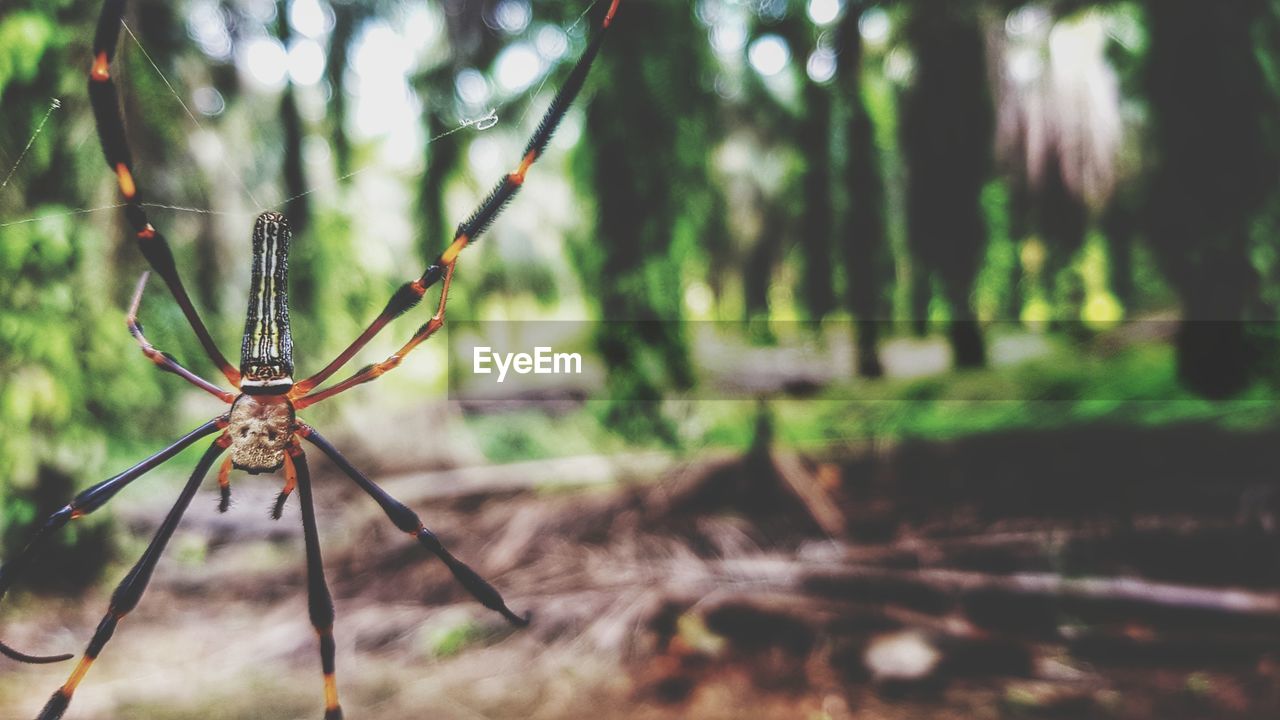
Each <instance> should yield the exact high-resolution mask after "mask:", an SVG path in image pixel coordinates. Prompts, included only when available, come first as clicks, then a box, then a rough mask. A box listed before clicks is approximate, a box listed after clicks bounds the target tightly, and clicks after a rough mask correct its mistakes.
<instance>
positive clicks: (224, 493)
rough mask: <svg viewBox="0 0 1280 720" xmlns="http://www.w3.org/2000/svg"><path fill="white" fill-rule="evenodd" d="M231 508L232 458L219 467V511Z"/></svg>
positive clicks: (222, 511)
mask: <svg viewBox="0 0 1280 720" xmlns="http://www.w3.org/2000/svg"><path fill="white" fill-rule="evenodd" d="M230 509H231V458H227V459H226V460H223V461H222V467H219V468H218V512H220V513H224V512H226V511H227V510H230Z"/></svg>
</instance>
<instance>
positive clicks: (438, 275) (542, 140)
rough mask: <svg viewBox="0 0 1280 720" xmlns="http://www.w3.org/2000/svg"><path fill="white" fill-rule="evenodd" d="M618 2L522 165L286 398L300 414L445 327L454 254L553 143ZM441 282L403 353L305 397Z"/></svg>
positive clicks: (494, 215) (476, 233)
mask: <svg viewBox="0 0 1280 720" xmlns="http://www.w3.org/2000/svg"><path fill="white" fill-rule="evenodd" d="M618 3H619V0H613V2H612V3H611V4H610V5H609V10H608V12H606V13H605V16H604V20H603V21H602V22H601V23H600V31H599V32H597V33H596V35H595V37H594V38H592V39H591V42H590V43H589V44H588V45H587V49H586V50H584V51H583V53H582V57H580V58H579V59H578V62H577V64H575V65H574V66H573V70H571V71H570V72H569V77H568V78H567V79H566V80H565V83H564V85H563V86H561V88H560V90H559V92H557V93H556V96H555V99H553V100H552V101H551V106H550V107H549V108H548V109H547V112H546V114H545V115H543V116H542V120H541V121H540V122H539V123H538V128H537V130H535V131H534V133H533V136H532V137H530V138H529V144H528V145H527V146H526V147H525V151H524V156H523V157H522V159H521V160H520V165H519V166H518V167H517V168H516V169H515V170H514V171H513V172H511V173H509V174H507V175H506V177H504V178H503V179H502V180H501V181H500V182H499V183H498V184H497V185H496V186H495V187H494V188H493V190H492V191H491V192H490V193H489V196H488V197H487V198H485V200H484V202H482V203H480V206H479V207H477V208H476V210H475V211H474V212H473V213H472V214H471V217H470V218H468V219H467V220H466V222H463V223H462V224H461V225H459V226H458V230H457V232H456V233H455V234H454V237H453V242H452V243H450V245H449V247H448V248H446V249H445V251H444V252H442V253H441V254H440V256H439V257H438V258H436V260H435V262H433V263H431V265H430V266H429V267H428V268H427V269H426V271H425V272H424V273H423V274H422V276H421V277H419V278H418V279H417V280H414V281H412V282H408V283H405V284H404V285H402V286H400V288H399V289H398V290H396V292H395V293H394V294H393V295H392V296H391V299H390V300H389V301H388V302H387V305H386V307H385V308H384V309H383V310H382V313H381V314H380V315H378V317H377V318H375V319H374V321H373V322H372V323H370V325H369V327H367V328H365V330H364V332H362V333H360V336H359V337H357V338H356V339H355V341H354V342H352V343H351V345H350V346H348V347H347V349H346V350H343V351H342V353H341V354H339V355H338V357H336V358H334V360H333V361H332V362H330V363H329V364H328V365H326V366H325V367H324V369H322V370H321V371H320V372H318V373H316V374H315V375H312V376H311V377H309V378H307V379H305V380H302V381H300V382H298V383H297V384H295V385H294V386H293V390H292V391H290V396H291V397H294V398H302V397H304V396H306V402H300V403H298V404H297V407H298V408H299V409H301V408H302V407H305V406H306V405H310V404H313V403H316V402H319V401H320V400H323V399H325V398H328V397H332V396H334V395H336V394H338V393H340V392H342V391H343V390H345V389H347V388H350V387H354V386H355V385H359V384H361V383H365V382H369V381H370V380H373V379H374V378H376V377H378V376H379V375H381V374H382V373H384V372H386V371H387V370H389V369H391V368H393V367H395V366H396V365H398V364H399V363H400V360H401V359H402V358H403V357H404V354H405V353H407V352H408V351H409V350H412V349H413V348H414V347H416V346H417V345H418V343H421V342H422V341H423V340H425V339H427V338H428V337H430V336H431V334H432V333H434V332H435V331H436V330H438V329H439V327H440V326H441V325H443V324H444V311H445V304H446V303H447V302H448V296H449V281H450V280H451V279H452V277H453V268H454V265H455V263H456V262H457V260H458V254H459V253H461V252H462V250H463V249H464V248H465V247H466V246H467V245H468V244H469V243H471V242H473V241H474V240H475V239H476V238H478V237H480V235H481V234H482V233H484V231H485V230H486V229H488V227H489V225H490V224H492V223H493V221H494V219H495V218H497V217H498V215H499V213H501V212H502V209H503V207H504V206H505V205H506V204H507V202H509V201H510V200H511V198H513V197H514V196H515V194H516V192H518V191H519V190H520V186H521V185H523V184H524V178H525V174H526V173H528V171H529V168H530V167H531V166H532V165H533V163H534V162H536V161H537V160H538V158H539V157H541V155H542V152H543V150H545V149H546V147H547V143H548V142H550V141H551V136H552V135H553V134H554V133H555V131H556V128H557V127H558V126H559V125H560V121H561V120H563V119H564V115H565V113H566V112H567V111H568V109H569V106H570V105H572V104H573V101H574V99H576V98H577V96H578V92H579V91H580V90H582V86H583V83H585V82H586V79H587V73H589V72H590V70H591V64H592V62H593V61H594V60H595V58H596V55H597V53H599V51H600V45H601V43H602V42H603V41H604V36H605V31H606V30H608V29H609V26H610V25H611V24H612V23H613V16H614V13H616V12H617V10H618ZM442 278H443V279H444V284H443V286H442V288H441V291H440V304H439V306H438V308H437V310H436V315H435V316H434V317H432V318H431V321H430V322H428V323H427V324H425V325H423V326H422V327H421V328H419V329H418V332H417V333H415V334H414V337H413V339H411V340H410V341H409V343H407V344H406V345H405V347H404V348H402V349H401V352H399V353H397V354H395V355H392V356H391V357H389V358H387V359H386V360H384V361H383V362H381V363H378V364H376V365H370V366H367V367H365V368H363V369H361V370H360V371H359V372H357V373H356V374H355V375H353V376H352V377H351V378H349V379H348V380H346V381H344V382H343V383H341V385H340V386H335V387H333V388H330V389H328V390H326V391H323V392H322V393H317V394H315V395H308V393H310V392H311V391H312V390H314V389H315V388H317V387H318V386H319V385H320V383H322V382H324V381H325V380H327V379H328V378H329V377H330V376H331V375H333V374H334V373H335V372H337V371H338V370H339V369H341V368H342V366H343V365H345V364H347V362H348V361H350V360H351V358H352V357H353V356H354V355H355V354H356V353H357V352H359V351H360V349H361V348H363V347H364V346H365V344H366V343H368V342H369V340H371V339H372V338H373V336H375V335H377V334H378V332H379V331H381V330H382V328H383V327H385V326H386V325H387V323H389V322H391V321H392V320H393V319H395V318H396V317H397V316H399V315H401V314H402V313H404V312H406V311H408V310H409V309H410V308H412V307H414V306H415V305H417V304H418V302H420V301H421V300H422V296H423V295H424V294H425V293H426V292H427V288H429V287H431V286H432V285H434V284H435V283H436V282H438V281H440V280H441V279H442Z"/></svg>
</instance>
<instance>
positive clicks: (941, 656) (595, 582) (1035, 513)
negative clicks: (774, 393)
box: [0, 428, 1280, 720]
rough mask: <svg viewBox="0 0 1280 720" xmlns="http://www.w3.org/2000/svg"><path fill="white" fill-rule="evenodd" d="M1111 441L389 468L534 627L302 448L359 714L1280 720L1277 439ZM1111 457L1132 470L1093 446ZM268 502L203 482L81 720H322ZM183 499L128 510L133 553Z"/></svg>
mask: <svg viewBox="0 0 1280 720" xmlns="http://www.w3.org/2000/svg"><path fill="white" fill-rule="evenodd" d="M1118 432H1121V431H1119V430H1116V429H1114V428H1085V429H1082V430H1080V431H1078V432H1063V431H1055V432H1046V433H1040V434H1037V433H1026V434H1010V435H1005V436H1002V437H993V438H978V439H974V440H969V441H951V442H939V443H901V444H893V445H881V446H874V447H866V448H861V449H857V448H841V449H838V450H835V451H832V452H830V453H821V452H815V453H808V454H806V455H804V456H793V455H789V454H786V453H779V452H776V451H773V452H770V451H768V450H761V451H758V452H754V453H749V454H748V455H746V456H738V455H733V454H725V453H719V454H716V453H712V454H709V455H705V456H701V457H694V458H682V459H674V458H667V459H665V460H664V459H663V458H661V457H655V456H652V455H645V456H630V457H623V456H620V457H617V458H609V459H603V460H602V459H600V458H588V459H580V460H579V461H574V462H580V463H586V464H587V465H586V467H592V468H595V467H596V466H593V465H590V463H597V464H598V463H601V462H604V463H606V464H612V466H614V473H613V477H616V478H627V477H632V478H638V481H633V482H623V481H619V482H610V483H594V484H593V483H583V484H581V485H579V486H577V487H572V485H573V483H570V487H568V488H567V489H566V487H565V486H564V485H556V484H555V483H553V482H551V481H552V480H554V479H555V478H556V477H560V478H566V477H571V476H572V475H573V474H574V472H576V471H575V470H574V468H575V467H576V466H575V465H574V462H567V463H566V462H565V461H560V462H559V464H555V463H551V464H548V465H539V464H537V463H533V464H527V463H526V464H522V465H519V466H512V467H510V468H505V469H504V468H497V469H495V468H482V469H476V470H474V471H469V470H467V469H466V468H463V469H454V470H451V471H448V472H416V471H415V472H405V473H400V474H396V473H391V472H388V473H385V474H383V475H380V476H379V477H378V479H379V480H385V481H386V485H387V487H388V488H389V489H391V490H393V492H394V494H397V495H399V496H400V497H401V498H402V499H403V500H405V501H406V502H408V503H409V504H410V505H411V506H413V507H415V508H417V509H418V510H419V511H422V512H423V514H424V516H425V517H427V518H428V523H429V524H430V525H431V526H432V527H433V528H434V529H435V530H436V531H437V533H438V534H439V536H440V537H441V538H442V539H443V540H444V541H445V542H446V543H447V544H448V545H450V546H451V548H452V549H453V550H454V551H455V553H456V554H457V555H458V556H459V557H461V558H463V559H465V560H467V561H468V562H471V563H472V564H473V565H474V566H475V567H476V568H477V569H478V570H480V571H481V572H482V573H483V574H484V575H485V576H486V577H488V578H489V579H490V580H491V581H492V582H493V583H494V584H495V585H496V586H497V587H498V588H499V589H500V590H501V591H502V592H503V594H504V595H505V597H506V599H507V600H508V602H509V603H510V604H511V605H512V607H513V608H515V609H516V610H517V611H531V612H532V613H533V623H532V625H531V626H530V627H529V628H528V629H524V630H516V629H514V628H511V627H510V626H508V625H507V624H506V623H505V622H504V621H503V620H502V619H501V618H500V617H498V616H497V615H495V614H493V613H491V612H489V611H486V610H485V609H484V608H482V607H480V606H479V605H478V604H477V603H475V602H473V601H471V600H470V599H469V598H468V597H467V596H466V595H465V593H464V592H463V591H462V590H461V589H460V588H459V587H458V586H457V584H456V583H455V582H453V580H452V579H451V577H450V576H449V574H448V572H447V571H446V570H445V569H444V568H443V567H442V566H441V564H440V563H439V562H437V561H435V560H434V559H432V558H430V557H429V556H427V555H426V554H425V553H424V552H422V550H421V549H420V548H419V547H417V546H416V545H414V544H412V542H411V541H408V540H407V539H406V538H404V536H403V535H401V534H400V533H398V532H397V531H395V529H394V528H392V527H391V526H390V524H389V523H387V522H386V520H385V518H384V517H383V516H382V515H381V513H380V511H379V510H378V508H377V507H376V506H375V505H373V503H371V502H368V501H367V498H365V497H363V496H362V495H360V494H359V492H358V491H357V490H356V489H355V488H354V487H353V486H352V485H351V484H350V483H348V482H346V481H345V480H344V479H343V478H342V476H340V475H338V474H337V473H336V472H335V471H334V470H333V469H332V468H331V467H329V466H328V464H327V463H324V462H313V463H312V464H313V467H314V469H315V473H316V483H317V502H318V504H319V507H320V511H319V514H320V517H319V523H320V526H321V531H322V537H323V549H324V553H325V561H326V567H327V571H328V573H329V578H330V582H331V584H332V586H333V591H334V596H335V599H336V605H337V612H338V623H337V626H336V632H335V634H336V639H337V657H338V678H339V687H340V690H341V696H342V701H343V705H344V707H345V709H346V716H347V717H348V718H366V719H369V720H376V719H378V718H405V717H433V718H448V719H453V718H457V719H458V720H471V719H478V718H537V719H546V720H561V719H563V720H573V719H576V718H637V719H646V718H706V719H715V718H762V719H765V720H768V719H770V718H803V719H806V720H808V719H814V720H818V719H827V718H829V719H831V720H839V719H843V718H859V719H867V720H873V719H874V720H878V719H884V720H898V719H902V720H907V719H912V720H916V719H919V718H938V719H942V718H965V719H981V718H993V719H995V718H1023V717H1055V718H1135V719H1147V718H1151V719H1156V718H1158V719H1160V720H1171V719H1173V720H1176V719H1179V718H1187V719H1191V718H1206V719H1207V718H1213V719H1215V720H1219V719H1222V720H1230V719H1236V718H1239V719H1241V720H1243V719H1246V718H1249V719H1252V718H1273V717H1280V651H1277V650H1276V648H1280V539H1278V536H1277V534H1276V526H1275V515H1274V513H1275V511H1276V508H1275V505H1276V503H1275V499H1276V497H1277V492H1276V486H1275V481H1274V480H1273V479H1272V478H1270V476H1269V474H1268V469H1269V468H1272V467H1275V464H1274V462H1275V460H1276V459H1277V458H1275V455H1276V453H1277V449H1276V448H1277V444H1276V443H1274V441H1273V439H1272V438H1269V437H1267V436H1265V435H1261V434H1260V435H1257V436H1250V437H1241V436H1238V435H1229V434H1214V432H1213V431H1210V430H1207V429H1205V428H1173V429H1164V430H1130V431H1124V432H1127V433H1128V435H1123V436H1122V437H1115V435H1116V433H1118ZM1184 437H1195V438H1196V443H1195V447H1194V449H1188V443H1184V442H1182V438H1184ZM1109 444H1114V445H1116V446H1117V447H1119V446H1123V447H1126V448H1128V452H1129V454H1130V456H1131V461H1123V462H1122V461H1119V460H1117V459H1116V458H1115V457H1112V456H1108V455H1106V454H1105V452H1103V453H1102V454H1099V453H1096V452H1095V453H1094V454H1092V455H1089V454H1088V453H1082V452H1081V451H1080V448H1083V447H1088V448H1093V449H1094V450H1097V449H1098V448H1099V447H1100V446H1101V448H1102V450H1104V451H1105V450H1106V448H1107V447H1109V446H1110V445H1109ZM1180 448H1182V449H1180ZM1084 455H1088V457H1092V458H1094V459H1093V460H1091V461H1086V460H1084V459H1081V457H1082V456H1084ZM1072 458H1075V459H1074V460H1073V459H1072ZM1099 458H1101V460H1099ZM1223 458H1228V459H1227V460H1225V461H1224V460H1223ZM584 474H585V475H589V476H592V477H598V476H599V475H600V473H599V472H598V469H593V470H591V471H590V472H586V473H584ZM1032 479H1034V480H1035V483H1032ZM552 486H554V487H556V488H557V489H554V490H551V489H548V488H549V487H552ZM277 489H278V488H277V487H276V486H275V480H274V479H267V478H262V477H243V478H239V479H238V480H237V481H236V484H235V487H234V492H235V500H236V504H235V506H234V507H233V508H232V511H231V512H230V513H228V514H226V515H220V514H219V513H217V511H216V497H215V492H213V491H206V492H205V493H203V494H202V495H200V496H198V497H197V499H196V502H195V503H194V505H193V507H192V509H191V511H190V513H189V515H188V517H187V518H186V519H185V520H184V523H183V525H182V526H181V528H180V530H179V532H178V533H177V534H176V535H175V537H174V539H173V541H172V543H171V545H170V549H169V553H168V555H167V557H166V558H165V560H164V561H162V562H161V564H160V566H159V569H158V571H157V573H156V578H155V581H154V582H153V584H152V587H151V589H150V591H149V592H148V594H147V596H146V598H145V599H144V600H143V602H142V605H141V606H140V608H139V609H138V610H137V611H136V612H135V613H134V614H132V615H130V616H128V617H127V619H126V620H124V621H123V623H122V624H121V628H120V630H119V631H118V632H117V633H116V636H115V638H114V639H113V640H112V642H111V643H110V645H109V646H108V647H107V649H106V650H105V651H104V653H103V655H102V657H101V659H100V660H99V662H98V663H97V664H95V665H94V667H93V669H92V671H91V672H90V673H89V675H88V677H87V679H86V680H85V682H84V683H83V685H82V686H81V688H80V689H79V691H78V692H77V693H76V697H75V700H74V702H73V704H72V706H71V710H70V711H69V713H68V715H67V717H68V718H77V719H83V720H99V719H107V718H145V719H155V720H179V719H187V718H191V719H195V718H201V719H205V720H218V719H221V718H227V719H230V718H235V719H237V720H244V719H249V718H263V719H267V718H270V719H272V720H276V719H281V720H283V719H291V718H318V717H320V715H321V707H322V692H321V679H320V671H319V658H318V653H317V648H316V641H315V637H314V634H313V632H312V630H311V628H310V625H309V623H308V619H307V611H306V590H305V577H304V571H303V562H302V538H301V528H300V522H299V516H298V512H297V506H296V501H294V500H291V501H290V503H289V506H288V508H287V510H286V513H285V517H284V518H283V519H282V520H281V521H279V522H274V521H271V520H270V519H269V518H268V517H267V513H266V511H265V509H266V508H267V507H269V505H270V504H271V500H272V498H273V497H274V494H275V492H276V491H277ZM164 503H165V500H164V498H163V497H158V496H156V497H148V498H144V499H141V500H139V504H137V505H132V506H130V507H129V508H128V509H127V510H126V509H121V510H120V511H119V512H118V514H117V517H118V518H119V519H121V520H122V521H123V525H124V528H125V532H124V533H123V534H124V535H126V536H127V537H128V538H130V540H128V541H127V543H126V547H125V552H124V553H123V555H124V556H125V557H134V556H136V553H137V552H138V551H140V550H141V548H142V547H143V544H144V543H145V539H146V538H147V537H148V535H149V532H150V531H151V530H152V529H153V528H154V527H155V525H156V524H157V522H158V519H159V517H160V516H161V515H162V514H163V512H164V509H165V505H164ZM832 523H838V524H839V528H838V529H839V530H840V531H839V532H838V534H836V535H835V536H834V537H833V528H832V527H830V525H831V524H832ZM124 570H125V566H122V567H120V568H117V569H116V570H115V571H113V572H112V573H111V574H110V575H109V577H111V578H116V577H119V576H120V575H122V574H123V572H124ZM110 584H111V583H110V582H107V583H104V585H105V587H100V588H98V589H97V590H95V591H93V592H91V593H89V594H88V595H87V596H85V597H80V598H75V599H64V600H51V599H41V598H37V597H34V596H31V595H19V596H18V597H17V598H15V600H16V602H13V603H10V605H9V607H8V608H6V622H5V638H6V640H7V641H10V642H11V643H12V644H14V645H15V646H17V647H20V648H24V649H35V650H39V651H64V650H73V649H74V650H80V649H82V648H83V646H84V643H85V642H86V641H87V638H88V637H89V635H90V634H91V633H92V630H93V627H94V626H95V625H96V623H97V621H98V619H99V618H100V617H101V613H102V611H103V610H104V609H105V607H106V602H107V598H108V596H109V592H110ZM1188 603H1189V604H1188ZM69 670H70V668H69V666H68V665H67V664H63V665H57V666H44V667H28V666H18V665H14V664H12V663H6V664H5V665H3V666H2V671H0V718H5V719H8V718H22V719H25V718H31V717H34V716H35V714H36V713H37V711H38V710H39V708H40V707H41V706H42V705H43V703H44V701H45V699H46V698H47V697H48V695H49V693H50V692H52V691H53V690H54V689H55V688H56V687H58V685H60V684H61V682H62V681H63V680H64V679H65V677H66V673H67V672H69Z"/></svg>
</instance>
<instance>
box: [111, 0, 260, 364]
mask: <svg viewBox="0 0 1280 720" xmlns="http://www.w3.org/2000/svg"><path fill="white" fill-rule="evenodd" d="M124 9H125V0H106V1H105V2H103V4H102V14H101V15H99V16H98V29H97V32H95V33H94V37H93V62H92V64H91V65H90V67H89V103H90V104H91V105H92V106H93V115H94V118H95V120H96V122H97V126H98V139H99V140H100V141H101V143H102V153H103V155H104V156H105V157H106V160H107V167H108V168H110V169H111V172H113V173H115V176H116V184H117V185H119V187H120V194H121V195H122V196H124V199H125V212H124V214H125V217H126V218H128V220H129V224H130V225H131V226H132V227H133V232H134V235H135V237H136V238H137V241H138V248H139V249H140V250H142V255H143V257H145V258H146V259H147V262H148V263H150V265H151V268H152V269H153V270H155V271H156V272H157V273H158V274H159V275H160V277H161V278H163V279H164V282H165V284H166V285H168V286H169V291H170V292H171V293H173V297H174V299H175V300H177V301H178V306H179V307H181V308H182V314H183V315H185V316H186V318H187V322H188V323H190V324H191V329H192V330H193V331H195V334H196V337H197V338H199V340H200V344H201V346H203V347H204V351H205V353H206V354H207V355H208V356H209V359H210V360H212V361H213V364H214V365H215V366H217V368H218V369H219V370H220V371H221V372H222V375H223V376H224V377H225V378H226V379H227V380H228V382H230V383H231V384H232V385H233V386H235V387H239V385H240V372H239V371H238V370H236V369H235V367H233V366H232V365H231V363H229V362H227V359H226V357H225V356H223V354H222V352H221V351H220V350H218V347H217V345H215V344H214V342H213V337H212V336H210V335H209V330H208V329H207V328H206V327H205V325H204V321H203V320H201V319H200V315H199V313H197V312H196V309H195V306H194V305H192V304H191V298H190V297H189V296H188V295H187V289H186V287H185V286H183V284H182V279H181V278H180V277H179V276H178V268H177V265H176V264H175V263H174V260H173V250H172V249H171V248H170V247H169V242H168V241H167V240H165V237H164V235H162V234H161V233H160V231H159V230H157V229H156V228H155V226H154V225H152V224H151V221H150V220H149V219H148V217H147V213H146V211H145V210H143V208H142V190H141V188H140V187H139V186H138V182H137V180H136V179H135V178H134V176H133V160H132V158H131V153H130V151H129V142H128V140H127V139H126V138H125V132H124V120H123V116H122V114H121V112H120V97H119V95H118V94H117V92H116V86H115V81H114V80H112V78H111V60H112V58H114V57H115V51H116V43H117V42H118V41H119V38H120V23H121V21H122V19H123V16H124Z"/></svg>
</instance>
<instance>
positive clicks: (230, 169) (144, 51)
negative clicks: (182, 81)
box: [120, 20, 266, 210]
mask: <svg viewBox="0 0 1280 720" xmlns="http://www.w3.org/2000/svg"><path fill="white" fill-rule="evenodd" d="M120 25H121V26H122V27H124V31H125V32H127V33H129V37H131V38H133V43H134V44H135V45H137V46H138V49H139V50H141V51H142V56H143V57H145V58H146V59H147V62H148V63H150V64H151V69H153V70H155V72H156V75H157V76H159V77H160V80H161V82H163V83H164V85H165V87H167V88H169V93H170V94H172V95H173V99H175V100H177V101H178V105H180V106H181V107H182V110H183V112H185V113H186V114H187V117H188V118H191V122H192V124H194V125H195V126H196V128H197V129H199V130H204V126H203V125H201V124H200V120H198V119H197V118H196V115H195V113H193V112H191V108H189V107H187V104H186V103H185V102H183V100H182V96H181V95H179V94H178V90H177V89H176V88H174V86H173V83H171V82H169V78H167V77H165V74H164V71H162V70H161V69H160V66H159V65H157V64H156V61H155V60H153V59H151V54H150V53H148V52H147V49H146V48H145V47H143V46H142V42H141V41H140V40H138V36H137V35H134V34H133V29H132V28H130V27H129V23H127V22H125V21H123V20H121V21H120ZM219 155H220V156H221V160H222V165H223V167H225V168H226V169H227V171H228V172H230V173H231V176H232V177H234V178H235V179H236V184H237V185H239V186H240V189H241V190H243V191H244V194H245V195H247V196H248V197H249V200H250V201H252V202H253V204H254V205H255V206H257V208H258V209H259V210H266V208H265V207H264V206H263V205H262V203H261V202H258V198H257V197H255V196H254V194H253V191H252V190H250V189H249V186H248V185H246V184H245V182H244V178H242V177H240V173H238V172H236V169H235V168H234V167H232V166H231V161H230V160H228V159H227V154H226V153H219Z"/></svg>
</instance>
